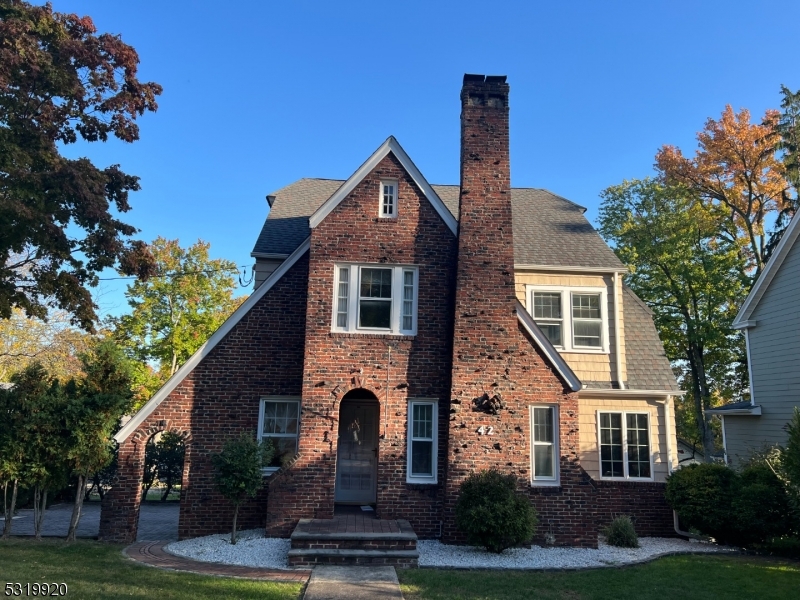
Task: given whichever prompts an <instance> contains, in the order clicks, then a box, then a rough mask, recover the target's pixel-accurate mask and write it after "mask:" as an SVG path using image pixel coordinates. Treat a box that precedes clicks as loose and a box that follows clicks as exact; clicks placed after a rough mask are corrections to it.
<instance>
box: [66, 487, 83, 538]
mask: <svg viewBox="0 0 800 600" xmlns="http://www.w3.org/2000/svg"><path fill="white" fill-rule="evenodd" d="M85 492H86V475H78V488H77V489H76V490H75V504H74V506H73V507H72V518H71V519H70V521H69V531H67V541H68V542H74V541H75V533H76V531H77V530H78V523H80V520H81V510H82V509H83V498H84V493H85Z"/></svg>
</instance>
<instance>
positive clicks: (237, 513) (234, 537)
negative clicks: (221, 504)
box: [231, 502, 239, 544]
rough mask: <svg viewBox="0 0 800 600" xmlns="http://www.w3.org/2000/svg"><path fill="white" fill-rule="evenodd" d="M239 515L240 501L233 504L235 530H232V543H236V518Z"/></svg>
mask: <svg viewBox="0 0 800 600" xmlns="http://www.w3.org/2000/svg"><path fill="white" fill-rule="evenodd" d="M238 516H239V503H238V502H237V503H236V504H234V505H233V531H231V544H235V543H236V519H237V517H238Z"/></svg>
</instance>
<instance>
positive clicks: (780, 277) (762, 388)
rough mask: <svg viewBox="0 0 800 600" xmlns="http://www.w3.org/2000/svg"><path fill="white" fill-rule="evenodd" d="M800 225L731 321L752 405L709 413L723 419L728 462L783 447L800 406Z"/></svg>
mask: <svg viewBox="0 0 800 600" xmlns="http://www.w3.org/2000/svg"><path fill="white" fill-rule="evenodd" d="M798 236H800V220H798V215H795V216H794V218H793V219H792V221H791V222H790V223H789V226H788V227H787V229H786V232H785V233H784V234H783V237H782V238H781V241H780V242H779V243H778V246H777V247H776V248H775V252H774V253H773V255H772V258H770V260H769V262H768V263H767V265H766V267H765V268H764V270H763V271H762V272H761V276H760V277H759V278H758V280H757V281H756V283H755V285H754V286H753V289H752V290H750V294H749V295H748V296H747V299H746V300H745V301H744V304H743V305H742V308H741V309H740V310H739V314H737V315H736V319H735V320H734V322H733V327H734V328H735V329H743V330H744V335H745V340H746V342H747V364H748V369H749V373H750V400H749V401H748V402H736V403H733V404H726V405H723V406H720V407H718V408H714V409H712V410H708V411H706V412H708V413H711V414H717V415H720V417H721V418H722V441H723V444H724V446H725V462H726V463H727V464H729V465H732V466H739V465H741V464H742V463H743V462H745V461H747V460H748V459H749V458H750V457H751V456H752V454H753V452H755V451H759V450H763V449H764V448H766V447H768V446H775V445H776V444H785V443H786V440H787V435H788V434H787V431H786V424H787V423H788V422H789V420H790V419H791V418H792V414H793V412H794V409H795V407H797V406H800V391H798V390H800V361H798V357H799V356H800V310H799V309H798V303H797V296H798V294H800V244H798V243H797V239H798Z"/></svg>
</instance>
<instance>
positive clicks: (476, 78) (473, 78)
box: [464, 73, 486, 83]
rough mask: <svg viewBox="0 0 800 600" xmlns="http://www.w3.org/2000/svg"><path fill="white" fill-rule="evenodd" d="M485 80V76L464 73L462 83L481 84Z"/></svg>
mask: <svg viewBox="0 0 800 600" xmlns="http://www.w3.org/2000/svg"><path fill="white" fill-rule="evenodd" d="M485 79H486V76H485V75H471V74H469V73H464V83H483V82H484V80H485Z"/></svg>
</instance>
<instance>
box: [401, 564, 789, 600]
mask: <svg viewBox="0 0 800 600" xmlns="http://www.w3.org/2000/svg"><path fill="white" fill-rule="evenodd" d="M398 576H399V577H400V585H401V589H402V590H403V596H404V597H405V598H406V600H415V599H417V598H425V599H426V600H449V599H451V598H463V599H465V600H494V599H501V598H502V599H503V600H514V599H526V600H527V599H529V598H533V597H535V598H537V599H539V598H569V599H570V600H584V599H587V600H588V599H597V600H603V599H608V600H612V599H613V600H624V599H626V598H630V599H636V600H647V599H648V598H653V599H657V600H664V599H665V598H680V599H681V600H691V599H692V598H698V599H702V600H708V598H725V599H726V600H732V599H735V598H747V599H751V598H765V599H771V598H775V599H781V600H783V599H786V598H796V597H798V596H797V594H798V590H800V563H797V562H790V561H781V560H771V559H764V558H753V557H740V556H701V555H697V554H693V555H681V556H670V557H666V558H661V559H659V560H657V561H654V562H651V563H647V564H644V565H638V566H633V567H625V568H620V569H593V570H588V571H567V572H563V573H562V572H534V571H485V570H476V571H462V570H440V569H416V570H398Z"/></svg>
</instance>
